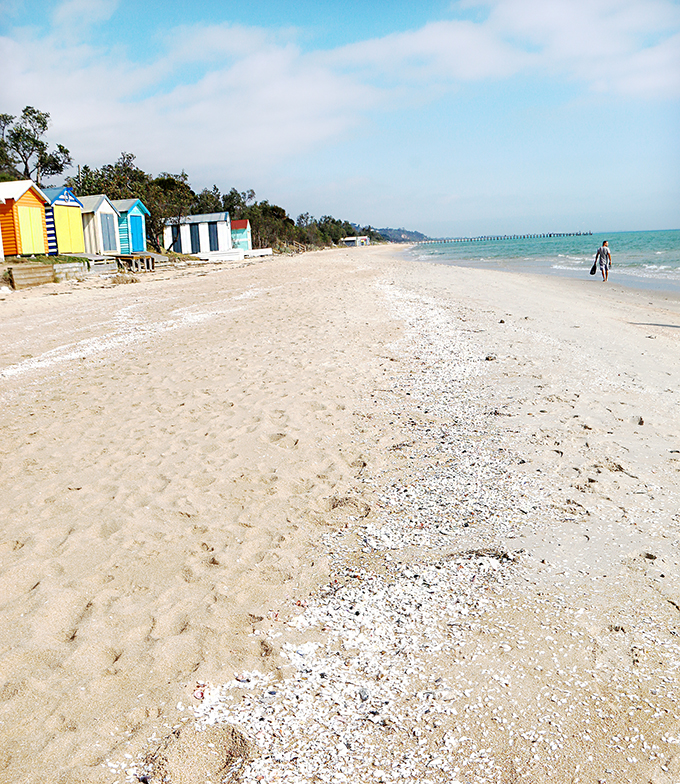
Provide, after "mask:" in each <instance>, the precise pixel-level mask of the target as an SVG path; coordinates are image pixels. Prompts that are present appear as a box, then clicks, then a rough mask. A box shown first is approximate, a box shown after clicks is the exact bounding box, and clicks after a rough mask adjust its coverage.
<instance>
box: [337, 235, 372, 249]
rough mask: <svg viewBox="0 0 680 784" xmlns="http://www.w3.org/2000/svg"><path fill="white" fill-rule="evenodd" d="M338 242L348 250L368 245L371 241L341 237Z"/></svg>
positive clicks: (363, 238) (367, 238) (362, 238)
mask: <svg viewBox="0 0 680 784" xmlns="http://www.w3.org/2000/svg"><path fill="white" fill-rule="evenodd" d="M340 242H342V244H343V245H347V247H348V248H355V247H358V246H359V245H370V244H371V239H370V237H343V238H342V239H341V240H340Z"/></svg>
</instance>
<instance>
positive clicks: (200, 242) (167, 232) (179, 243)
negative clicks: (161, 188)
mask: <svg viewBox="0 0 680 784" xmlns="http://www.w3.org/2000/svg"><path fill="white" fill-rule="evenodd" d="M163 247H164V248H165V249H166V250H171V251H174V252H175V253H185V254H191V255H192V256H198V257H199V258H201V259H206V260H209V259H218V258H232V257H233V258H237V257H240V258H243V255H242V252H241V253H238V252H237V250H235V249H234V247H233V244H232V239H231V221H230V219H229V213H228V212H211V213H208V214H206V215H187V216H185V217H184V218H180V219H179V221H178V220H176V219H172V220H169V221H166V224H165V228H164V229H163ZM225 254H226V255H225Z"/></svg>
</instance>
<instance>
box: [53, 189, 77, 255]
mask: <svg viewBox="0 0 680 784" xmlns="http://www.w3.org/2000/svg"><path fill="white" fill-rule="evenodd" d="M43 193H44V194H45V196H47V198H48V199H49V200H50V203H49V204H47V205H45V222H46V224H47V245H48V248H49V253H50V256H56V255H57V254H58V253H85V239H84V237H83V216H82V206H83V205H82V204H81V203H80V201H78V199H77V198H76V197H75V195H74V194H73V191H72V190H71V189H70V188H43Z"/></svg>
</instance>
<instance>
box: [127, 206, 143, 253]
mask: <svg viewBox="0 0 680 784" xmlns="http://www.w3.org/2000/svg"><path fill="white" fill-rule="evenodd" d="M130 232H131V234H132V252H133V253H135V252H136V251H139V250H146V248H145V242H144V230H143V228H142V216H141V215H130Z"/></svg>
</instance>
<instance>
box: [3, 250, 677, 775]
mask: <svg viewBox="0 0 680 784" xmlns="http://www.w3.org/2000/svg"><path fill="white" fill-rule="evenodd" d="M0 312H1V313H2V319H1V324H0V330H1V331H2V341H3V354H2V368H1V369H0V373H1V375H0V382H1V384H2V401H3V415H2V418H3V428H2V435H1V436H0V469H1V472H2V473H1V476H2V479H1V482H2V493H1V495H0V507H1V512H2V513H1V515H0V519H1V520H2V536H1V537H0V548H1V553H2V560H1V565H2V570H1V572H0V597H2V601H3V609H2V616H1V621H2V632H1V637H0V642H1V646H2V647H1V648H0V674H1V676H2V692H1V694H2V702H1V703H0V722H1V723H0V772H1V774H0V775H1V776H2V778H3V780H6V781H8V782H14V781H23V780H25V779H26V778H27V777H30V779H31V780H32V781H38V782H43V781H44V782H55V781H58V782H64V783H66V782H82V781H88V782H89V781H92V782H113V781H125V780H128V781H136V780H139V778H138V777H139V776H145V775H147V776H149V777H150V780H158V781H160V780H161V779H162V776H163V775H166V776H169V777H170V778H171V780H172V781H184V780H185V781H196V780H199V779H200V777H201V776H202V777H203V778H205V777H206V776H208V774H209V773H210V772H211V771H210V769H209V764H214V767H213V769H212V776H213V780H219V779H218V778H217V776H218V775H219V776H224V775H227V773H226V771H227V770H228V769H233V770H232V773H230V774H228V775H229V776H230V777H231V778H229V779H228V780H234V781H235V780H238V778H241V779H242V780H258V779H257V776H262V777H263V778H261V779H259V780H263V781H276V780H283V781H297V780H300V781H312V780H315V779H314V778H313V777H314V776H316V777H317V778H316V780H320V781H333V780H337V781H341V780H343V779H342V778H338V776H341V775H345V776H346V779H344V780H348V781H349V780H352V776H354V780H369V779H368V778H366V776H367V775H370V776H372V779H373V780H376V781H381V780H383V781H398V780H408V777H410V778H411V780H415V781H426V780H431V781H433V782H434V781H437V782H439V781H455V780H457V779H458V780H460V781H461V782H466V784H467V782H476V781H483V780H486V781H499V782H506V781H508V782H509V781H521V780H526V781H547V780H549V779H550V780H552V781H555V782H563V781H564V782H571V781H577V780H581V781H600V780H603V781H608V782H618V781H632V782H638V781H653V782H654V784H658V783H659V782H661V783H663V782H669V783H670V782H672V781H675V780H676V779H678V777H679V776H680V757H678V756H677V755H676V752H675V750H676V749H677V743H678V738H680V719H679V718H678V716H677V702H676V700H677V697H678V693H677V681H676V678H677V667H678V665H680V645H679V644H678V642H676V641H677V639H678V638H677V630H678V619H679V618H680V609H679V607H680V571H679V570H678V546H679V544H678V543H679V541H680V517H679V516H678V509H679V508H680V504H679V503H678V484H679V481H680V411H679V400H678V389H679V388H680V384H679V383H678V381H679V379H680V373H679V370H680V367H679V365H680V303H679V302H678V299H677V298H673V297H672V296H671V295H662V294H650V293H649V292H638V291H631V290H629V289H624V288H623V287H620V286H617V284H616V283H615V282H613V281H612V282H610V283H609V284H608V285H607V286H603V284H601V283H599V284H598V283H597V282H592V281H583V282H581V281H568V280H553V279H550V278H543V277H541V278H533V277H532V276H528V275H513V274H507V273H495V272H488V271H481V270H471V269H465V270H463V269H454V268H443V267H435V266H434V265H427V264H419V263H416V262H409V261H403V260H399V259H397V258H394V252H393V249H391V248H369V249H365V248H360V249H356V250H349V249H348V250H339V251H326V252H320V253H311V254H305V255H304V256H301V257H297V258H274V259H272V260H267V261H265V262H262V263H257V264H253V265H248V266H243V267H228V268H227V267H225V268H220V267H210V268H205V269H200V270H199V269H186V270H179V271H175V272H168V273H162V274H158V275H148V276H143V277H142V279H141V281H140V282H139V283H137V284H135V285H129V286H115V287H114V286H110V285H108V284H99V283H94V282H88V283H64V284H55V285H53V286H49V287H42V288H41V289H35V290H33V291H28V292H19V293H12V294H9V295H7V296H6V297H5V298H4V299H3V300H2V301H0ZM414 565H415V566H417V567H418V569H417V570H414V569H413V566H414ZM409 569H411V571H408V570H409ZM428 569H429V570H430V571H432V569H436V570H437V571H438V572H441V571H442V570H443V571H444V573H445V574H446V579H445V580H443V582H442V581H440V583H441V584H440V583H437V585H438V588H437V591H434V590H433V589H432V588H428V587H425V586H424V585H423V574H424V573H426V572H427V570H428ZM428 573H429V572H428ZM433 574H434V573H433ZM463 576H464V577H463ZM428 579H429V580H430V582H429V583H428V586H431V585H433V584H434V583H433V578H431V577H430V578H428ZM461 581H462V582H461ZM383 583H384V585H386V586H388V587H386V588H384V590H383V588H380V590H378V589H377V587H376V586H378V585H381V586H382V585H383ZM390 585H392V586H395V587H396V588H395V590H396V589H398V590H399V591H401V593H400V596H402V600H403V601H404V602H406V604H408V602H409V601H411V599H413V607H414V608H415V605H416V604H418V603H420V604H421V607H420V608H416V609H413V612H412V613H410V614H405V615H404V620H403V623H399V624H397V623H396V620H395V615H394V613H395V612H396V611H395V610H394V604H393V596H392V594H390V590H392V589H390V588H389V586H390ZM324 586H325V587H324ZM329 586H330V588H329ZM374 589H375V590H374ZM329 591H330V593H329ZM357 591H358V593H357ZM362 591H364V593H362ZM404 591H405V592H406V593H404ZM352 592H354V593H352ZM421 593H423V596H429V597H432V596H434V597H435V600H436V601H438V602H439V604H438V605H437V606H438V607H439V609H436V608H435V607H434V605H433V606H432V607H431V608H430V610H428V609H427V608H428V607H429V605H428V604H427V601H430V600H426V599H422V601H421V600H418V601H416V599H417V598H418V596H419V595H420V594H421ZM407 594H408V596H410V597H411V599H408V601H407V599H404V596H406V595H407ZM329 596H332V604H333V607H340V608H343V607H345V609H347V608H349V606H350V603H353V604H354V606H356V603H357V602H359V601H360V602H362V604H361V606H362V608H363V607H365V608H366V612H367V616H366V617H370V618H371V619H372V620H371V623H367V624H366V625H365V627H358V629H357V628H355V627H354V626H351V624H350V625H349V626H348V620H347V618H348V617H349V615H350V613H349V610H348V611H347V613H346V615H343V614H342V613H343V612H344V610H343V611H342V612H341V610H337V611H336V610H333V611H332V613H336V612H338V613H341V616H342V620H340V616H338V617H336V616H335V615H333V614H332V613H331V615H328V612H327V609H326V610H322V608H323V607H325V606H326V605H324V602H326V604H327V603H328V601H329V599H328V597H329ZM324 597H326V598H324ZM447 597H448V598H447ZM400 601H401V600H400ZM369 608H373V609H371V610H370V612H368V610H369ZM386 608H391V609H390V610H389V612H388V611H387V609H386ZM463 609H465V610H466V612H462V611H463ZM426 610H427V612H428V613H429V614H426V615H423V613H424V612H425V611H426ZM308 613H312V615H308ZM314 613H316V614H314ZM324 613H326V615H324ZM390 613H391V614H390ZM322 616H323V617H324V618H326V620H325V621H323V622H322V621H320V618H322ZM346 616H347V617H346ZM354 617H355V618H356V617H357V616H354ZM355 623H356V621H354V620H352V624H355ZM402 625H403V626H404V631H403V634H402V633H401V632H398V633H396V632H395V634H396V636H394V635H393V631H394V629H396V628H397V627H401V626H402ZM423 629H429V630H430V632H431V633H432V635H434V636H433V639H434V638H435V637H437V634H438V633H439V632H438V631H437V630H440V631H441V635H440V636H441V640H440V641H439V643H437V645H439V646H440V647H439V648H438V649H437V650H434V648H433V645H434V644H432V645H429V647H428V646H424V647H423V646H420V647H417V649H416V648H413V647H412V646H413V645H414V644H415V643H413V640H414V639H415V638H417V637H418V636H422V633H423ZM362 634H363V638H364V640H368V643H365V642H362V641H361V640H359V642H358V643H357V635H362ZM385 635H387V636H385ZM447 635H448V636H447ZM426 636H427V635H426ZM388 638H389V639H388ZM437 639H439V638H438V637H437ZM310 642H311V643H313V645H312V648H305V647H304V646H305V645H306V644H308V643H310ZM378 642H380V646H378V649H377V650H373V648H374V647H375V646H376V645H377V643H378ZM350 643H351V644H350ZM365 644H366V645H369V647H370V651H369V652H367V651H368V649H365V648H364V647H362V646H364V645H365ZM371 645H372V646H373V647H371ZM286 646H288V647H286ZM390 646H392V647H390ZM410 646H411V647H410ZM434 647H436V645H435V646H434ZM298 650H302V651H303V654H296V653H295V652H296V651H298ZM290 651H293V653H292V654H291V653H290ZM338 651H341V652H342V655H341V656H336V655H335V654H336V653H337V652H338ZM383 651H384V652H383ZM369 653H370V655H369ZM296 656H297V657H298V658H296ZM330 656H334V657H335V658H334V659H332V660H331V659H329V657H330ZM376 657H383V659H384V665H383V666H382V669H383V670H384V672H383V673H382V677H378V676H379V675H380V672H378V671H376V670H375V665H376V663H375V660H376ZM404 657H406V658H404ZM409 657H411V658H410V659H409ZM303 660H304V662H306V664H305V666H304V667H303V668H302V670H306V671H307V672H306V674H304V673H303V672H302V670H301V669H300V662H301V661H303ZM336 660H341V661H342V667H346V668H348V669H347V672H346V673H345V674H344V675H343V674H342V673H341V672H340V670H337V668H335V667H334V668H331V666H330V665H331V663H332V662H335V661H336ZM409 670H412V672H409ZM255 672H257V673H260V674H259V675H252V673H255ZM349 672H351V677H346V676H347V673H349ZM249 673H250V674H251V675H248V674H249ZM321 673H323V674H324V678H323V679H321ZM435 675H436V677H435ZM235 677H237V680H235ZM428 678H432V682H429V681H428V683H429V686H427V687H425V686H424V685H423V682H421V681H423V679H425V680H427V679H428ZM315 679H316V680H315ZM395 679H396V680H395ZM437 679H439V680H438V681H437ZM321 680H323V681H324V682H326V681H328V682H330V683H331V685H333V688H334V689H336V691H335V692H334V700H333V705H335V706H336V708H334V710H336V713H335V714H333V716H335V715H336V714H337V715H338V716H339V715H340V714H342V715H344V719H342V721H344V722H345V724H346V726H350V725H351V726H354V725H353V724H352V722H359V724H357V727H359V726H360V727H367V728H368V729H366V730H365V737H364V736H363V735H362V734H361V733H362V731H363V730H362V731H359V730H358V729H357V730H356V731H354V732H353V737H354V739H355V746H354V751H353V750H352V749H346V750H345V751H343V750H342V748H341V749H340V750H338V746H339V745H340V741H339V737H340V735H339V734H338V733H339V732H340V730H339V729H338V728H337V727H334V728H333V727H332V721H331V716H330V714H328V716H326V718H327V719H328V721H327V722H326V727H332V729H328V730H327V731H328V732H330V733H331V735H329V738H328V739H327V740H324V742H323V744H321V746H320V747H319V748H316V750H315V747H313V746H312V745H310V744H311V743H312V742H313V741H314V742H317V743H318V740H319V737H320V735H319V732H320V730H319V726H318V723H317V724H315V722H318V721H319V720H320V718H321V716H322V714H324V711H325V710H326V708H327V707H328V704H330V703H328V701H327V700H326V701H325V700H324V699H323V698H322V697H321V696H320V694H321V692H320V691H319V694H317V693H316V691H314V690H311V691H310V690H309V688H308V687H310V684H312V683H313V684H314V686H315V688H316V685H317V684H318V683H320V682H321ZM397 681H398V682H399V688H398V689H397V688H396V685H395V684H396V683H397ZM273 683H276V684H279V685H278V686H277V688H272V687H271V684H273ZM244 684H245V686H244ZM378 684H379V688H378ZM390 684H392V686H390ZM224 685H227V686H229V687H230V688H228V689H226V690H225V689H224V688H223V686H224ZM258 689H259V691H258ZM305 689H307V691H305ZM362 689H363V690H364V691H363V692H362V691H361V690H362ZM381 689H382V690H383V691H384V692H385V694H386V693H388V692H389V694H390V695H391V696H390V698H389V699H387V698H386V699H387V704H388V707H380V706H384V705H385V703H386V700H385V699H379V698H378V696H377V695H378V693H379V691H380V690H381ZM269 691H274V692H276V694H275V695H271V696H270V697H266V694H267V693H268V692H269ZM289 692H290V693H289ZM426 692H427V694H425V693H426ZM295 693H297V697H298V698H299V699H298V700H296V703H297V702H299V703H300V704H301V705H303V707H304V710H303V708H298V709H296V710H293V709H292V708H291V707H290V706H288V707H286V708H285V710H283V709H282V710H278V709H277V708H276V705H277V704H278V703H277V700H281V701H282V702H281V703H280V704H281V706H284V704H286V703H285V701H286V700H288V699H289V697H290V694H295ZM364 693H366V694H368V697H366V698H365V699H364V696H363V695H364ZM304 695H307V696H304ZM423 695H425V696H423ZM305 700H306V702H305ZM377 703H380V705H378V704H377ZM321 705H323V706H325V707H324V709H323V710H321V707H320V706H321ZM269 708H272V711H273V712H274V713H275V714H276V715H277V716H279V715H281V717H282V718H281V720H280V723H279V724H278V725H277V724H276V722H273V720H269V719H267V720H266V721H264V715H263V716H260V714H259V713H258V711H261V710H265V709H267V710H268V709H269ZM371 710H374V711H376V713H375V714H374V713H371V712H370V711H371ZM195 711H198V713H199V714H200V716H202V717H203V718H204V719H207V720H208V721H213V722H214V720H215V719H219V721H218V722H217V723H213V724H212V730H211V732H214V733H217V734H215V735H214V736H211V738H212V740H210V742H211V743H213V744H214V745H213V746H212V747H206V745H205V743H204V741H205V740H206V737H207V736H206V735H205V734H201V733H198V734H197V733H195V732H194V730H193V726H194V722H195V720H196V719H195V717H194V714H195ZM385 712H389V713H390V715H389V716H387V715H385V716H383V718H382V719H381V720H384V723H383V724H380V723H377V722H376V721H374V719H375V717H376V716H378V715H380V716H382V714H383V713H385ZM269 715H270V714H269V713H267V714H266V716H269ZM285 717H287V718H285ZM371 717H372V718H371ZM259 718H263V722H262V723H261V725H262V726H260V727H255V726H253V725H252V722H253V721H255V720H256V719H257V720H258V721H259ZM284 718H285V720H284ZM225 719H226V720H227V721H229V722H230V726H233V727H234V728H235V730H233V731H232V730H231V729H229V730H225V729H224V726H225V725H224V724H223V721H224V720H225ZM387 719H389V721H387ZM333 721H335V718H333ZM265 725H266V727H267V729H266V731H265V730H264V729H263V728H264V726H265ZM198 726H199V727H200V726H202V725H201V724H200V721H199V725H198ZM178 728H182V729H181V731H180V730H179V729H178ZM173 729H174V730H175V732H176V733H178V735H173V734H172V733H173ZM416 730H417V732H416ZM288 731H290V732H291V733H292V734H291V735H290V737H288V739H287V740H286V741H285V742H286V743H287V744H288V745H287V746H286V749H288V751H290V749H291V748H293V747H294V746H295V744H298V745H299V747H300V749H301V751H299V752H298V753H297V756H296V754H295V753H291V754H289V755H288V756H289V757H290V759H287V760H284V759H283V758H282V757H281V754H283V756H285V753H284V751H281V753H280V754H279V752H277V754H278V756H279V757H280V758H279V759H274V758H273V757H272V754H271V751H272V749H274V747H275V746H276V744H280V743H283V742H284V739H285V738H286V732H288ZM192 733H193V734H192ZM220 733H221V734H220ZM258 733H259V735H258ZM333 733H335V734H333ZM220 738H221V739H222V740H221V741H220ZM331 741H332V742H331ZM423 741H425V742H423ZM305 744H306V745H305ZM215 748H217V749H221V751H220V752H219V753H213V751H210V749H213V750H214V749H215ZM331 748H332V749H335V752H334V753H333V754H330V753H329V752H328V749H331ZM302 750H304V751H302ZM482 751H483V752H484V753H481V752H482ZM268 756H269V757H271V759H270V760H269V761H268V760H267V757H268ZM275 756H276V755H275ZM212 757H214V758H215V759H214V760H213V761H212V762H210V759H212ZM301 757H302V758H304V759H305V760H306V761H307V764H308V766H311V767H308V768H305V769H304V770H302V769H301V768H300V762H299V759H300V758H301ZM293 758H295V759H296V760H298V761H296V762H291V760H292V759H293ZM440 758H441V760H442V761H439V760H440ZM589 758H592V759H589ZM251 759H252V760H253V761H252V762H250V763H248V764H246V762H247V760H251ZM206 760H208V762H206ZM315 760H316V761H315ZM338 760H342V761H343V764H347V765H350V764H351V765H353V766H354V767H353V768H352V771H351V772H350V771H349V768H348V772H347V773H344V774H343V773H342V771H341V769H340V765H339V763H338ZM348 760H349V761H348ZM434 760H438V761H437V762H436V764H433V761H434ZM631 760H634V761H631ZM490 762H491V763H493V764H490ZM397 763H398V764H397ZM206 765H207V766H208V767H206ZM248 765H249V766H248ZM315 765H316V766H315ZM393 765H394V767H392V766H393ZM201 766H202V767H201ZM229 766H231V768H229ZM366 771H369V772H368V773H366ZM608 771H609V772H608ZM376 774H378V775H376ZM296 777H297V778H296ZM333 777H336V778H333Z"/></svg>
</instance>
